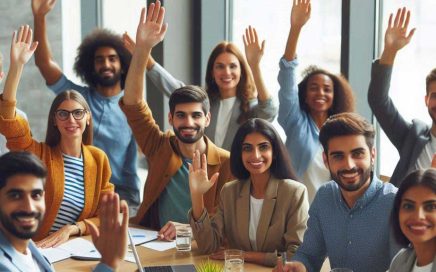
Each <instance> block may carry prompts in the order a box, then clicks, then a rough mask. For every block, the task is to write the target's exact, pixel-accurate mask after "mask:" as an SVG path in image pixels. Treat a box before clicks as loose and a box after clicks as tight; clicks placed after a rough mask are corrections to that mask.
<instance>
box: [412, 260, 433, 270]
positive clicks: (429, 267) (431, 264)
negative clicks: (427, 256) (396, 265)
mask: <svg viewBox="0 0 436 272" xmlns="http://www.w3.org/2000/svg"><path fill="white" fill-rule="evenodd" d="M432 268H433V262H431V263H429V264H428V265H424V266H418V265H417V260H416V261H415V265H414V266H413V269H412V272H431V269H432Z"/></svg>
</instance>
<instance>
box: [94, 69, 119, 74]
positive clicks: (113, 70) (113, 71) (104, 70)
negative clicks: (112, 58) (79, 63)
mask: <svg viewBox="0 0 436 272" xmlns="http://www.w3.org/2000/svg"><path fill="white" fill-rule="evenodd" d="M106 71H109V72H112V73H115V69H111V68H101V69H100V70H98V73H99V74H101V73H104V72H106Z"/></svg>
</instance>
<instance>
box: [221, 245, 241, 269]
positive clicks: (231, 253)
mask: <svg viewBox="0 0 436 272" xmlns="http://www.w3.org/2000/svg"><path fill="white" fill-rule="evenodd" d="M224 260H225V262H224V269H225V271H226V272H244V251H242V250H239V249H227V250H226V251H224Z"/></svg>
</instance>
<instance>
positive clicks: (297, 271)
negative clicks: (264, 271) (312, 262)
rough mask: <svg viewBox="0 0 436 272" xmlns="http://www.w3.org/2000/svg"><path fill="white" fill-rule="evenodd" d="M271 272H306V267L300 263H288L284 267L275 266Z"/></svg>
mask: <svg viewBox="0 0 436 272" xmlns="http://www.w3.org/2000/svg"><path fill="white" fill-rule="evenodd" d="M273 272H307V270H306V267H305V266H304V264H303V263H301V262H289V263H286V264H285V265H282V264H281V263H279V264H277V266H276V268H274V269H273Z"/></svg>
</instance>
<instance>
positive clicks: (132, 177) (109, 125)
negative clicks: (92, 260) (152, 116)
mask: <svg viewBox="0 0 436 272" xmlns="http://www.w3.org/2000/svg"><path fill="white" fill-rule="evenodd" d="M55 3H56V0H32V12H33V16H34V25H35V28H34V29H35V40H36V41H38V42H39V45H38V49H37V50H36V52H35V63H36V65H37V66H38V68H39V70H40V72H41V74H42V76H43V77H44V79H45V80H46V83H47V85H48V87H49V88H50V89H51V90H52V91H53V92H54V93H56V94H58V93H60V92H63V91H65V90H70V89H74V90H77V91H78V92H80V93H81V94H82V95H83V97H85V99H86V100H87V102H88V104H89V106H90V108H91V111H92V115H93V122H94V131H93V134H94V135H93V136H94V137H93V138H94V142H93V144H94V145H95V146H97V147H99V148H101V149H102V150H103V151H105V152H106V154H107V155H108V157H109V162H110V166H111V169H112V177H111V182H112V183H113V184H114V185H115V191H116V192H117V193H118V194H119V195H120V196H121V198H122V199H124V200H126V201H127V203H128V204H129V207H130V213H131V214H132V215H134V214H135V213H136V208H137V206H138V205H139V202H140V196H139V185H140V182H139V177H138V175H137V153H138V152H137V147H136V143H135V138H134V137H133V134H132V131H131V130H130V128H129V126H128V124H127V121H126V117H125V116H124V114H123V113H122V111H121V110H120V108H119V107H118V100H119V99H120V98H121V97H122V96H123V93H124V91H123V88H124V83H125V79H126V75H127V71H128V67H129V65H130V59H131V54H130V53H129V51H128V50H127V49H125V48H124V45H123V41H122V39H121V36H118V35H115V34H113V33H112V32H110V31H108V30H105V29H97V30H95V31H94V32H92V33H91V34H89V35H88V36H87V37H85V39H84V40H83V42H82V44H81V45H80V46H79V48H78V55H77V57H76V63H75V65H74V69H75V72H76V74H77V75H78V76H79V77H80V78H81V79H82V80H83V81H84V82H86V84H88V86H79V85H77V84H75V83H73V82H71V81H70V80H68V79H67V77H66V76H65V75H64V74H63V73H62V70H61V69H60V67H59V65H58V64H57V63H56V62H55V61H54V59H53V56H52V53H51V51H50V46H49V42H48V37H47V30H46V28H47V27H46V16H47V14H48V13H49V12H50V11H51V10H52V9H53V7H54V5H55Z"/></svg>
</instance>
